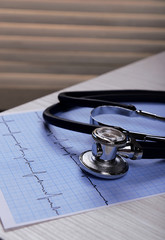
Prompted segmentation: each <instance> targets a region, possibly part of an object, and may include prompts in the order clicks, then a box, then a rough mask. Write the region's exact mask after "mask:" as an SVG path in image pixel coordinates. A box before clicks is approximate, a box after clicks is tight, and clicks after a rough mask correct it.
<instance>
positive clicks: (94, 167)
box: [80, 127, 129, 179]
mask: <svg viewBox="0 0 165 240" xmlns="http://www.w3.org/2000/svg"><path fill="white" fill-rule="evenodd" d="M92 137H93V139H94V142H93V145H92V150H90V151H86V152H84V153H82V154H81V155H80V167H81V168H82V170H84V171H86V172H88V173H90V174H92V175H94V176H96V177H101V178H105V179H115V178H120V177H122V176H124V175H125V174H126V173H127V171H128V168H129V166H128V163H127V161H126V160H125V159H124V158H123V157H122V156H120V155H118V154H117V151H118V149H119V148H122V147H124V146H126V143H127V137H126V135H125V134H124V133H123V132H121V131H119V130H118V129H115V128H112V127H100V128H96V129H95V130H94V131H93V132H92Z"/></svg>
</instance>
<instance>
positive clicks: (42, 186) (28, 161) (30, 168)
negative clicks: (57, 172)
mask: <svg viewBox="0 0 165 240" xmlns="http://www.w3.org/2000/svg"><path fill="white" fill-rule="evenodd" d="M1 119H2V122H0V123H4V125H5V126H6V128H7V130H8V132H9V134H3V136H11V137H12V138H13V140H14V141H15V146H17V147H18V148H19V151H20V152H21V156H20V157H16V158H14V159H24V160H25V163H26V164H27V166H28V167H29V170H30V172H31V173H30V174H27V175H24V176H22V177H34V178H35V179H36V180H37V182H38V184H39V185H40V187H41V190H42V192H43V193H44V195H45V197H41V198H37V200H43V199H44V200H47V202H48V203H49V205H50V208H51V209H52V210H53V211H54V212H55V213H56V214H57V215H59V211H58V209H59V208H60V206H55V207H54V206H53V202H52V201H51V200H50V198H52V197H56V196H59V195H62V193H57V194H49V193H48V192H47V191H46V189H45V187H44V183H43V182H44V180H42V179H40V178H39V177H38V175H39V174H44V173H46V171H39V172H36V171H34V170H33V168H32V166H31V163H32V162H34V160H28V159H27V157H26V153H25V151H26V150H28V149H27V148H25V147H23V146H22V145H21V143H19V142H18V140H17V138H16V137H15V136H14V134H16V133H21V132H12V131H11V129H10V127H9V125H8V122H13V121H14V120H7V121H6V120H5V119H4V117H3V116H2V117H1Z"/></svg>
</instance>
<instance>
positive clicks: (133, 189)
mask: <svg viewBox="0 0 165 240" xmlns="http://www.w3.org/2000/svg"><path fill="white" fill-rule="evenodd" d="M142 107H143V108H145V110H152V111H156V112H157V113H159V114H164V113H163V109H164V106H163V105H146V106H145V105H142ZM142 107H141V108H142ZM89 113H90V109H89V108H84V109H75V110H73V111H71V112H69V113H67V112H66V113H60V114H61V115H63V116H65V117H68V118H70V119H76V120H77V121H78V120H79V121H85V122H88V121H89ZM124 118H125V117H124ZM108 121H109V120H108ZM110 121H111V124H112V123H114V116H111V118H110ZM120 124H121V119H120V118H117V122H115V124H112V125H120ZM122 124H124V127H126V128H127V127H128V128H133V129H134V128H135V126H136V127H137V128H138V130H139V129H140V130H141V131H143V132H145V131H146V132H147V133H148V132H149V131H152V133H154V134H161V135H165V127H164V123H161V124H160V123H158V124H157V125H156V122H154V123H153V122H152V121H151V122H148V121H144V120H143V123H142V122H138V121H137V122H136V121H135V124H134V125H135V126H133V123H132V120H131V121H128V118H127V117H126V119H124V120H122ZM91 143H92V139H91V136H89V135H87V134H82V133H77V132H73V131H69V130H64V129H61V128H57V127H52V126H47V125H45V124H44V121H43V118H42V112H40V111H38V112H25V113H18V114H12V115H11V114H10V115H4V116H0V217H1V221H2V224H3V226H4V228H5V229H10V228H15V227H19V226H24V225H27V224H31V223H36V222H41V221H45V220H49V219H54V218H59V217H61V216H66V215H70V214H74V213H77V212H82V211H87V210H90V209H93V208H97V207H101V206H107V205H111V204H116V203H120V202H123V201H128V200H132V199H137V198H142V197H146V196H150V195H155V194H161V193H164V192H165V161H164V160H163V159H154V160H149V159H147V160H141V161H131V160H129V161H128V162H129V165H130V167H129V171H128V173H127V175H126V176H124V177H123V178H120V179H117V180H101V179H98V178H96V177H92V176H91V175H88V174H86V173H84V172H82V171H81V169H80V166H79V160H78V159H79V155H80V153H81V152H83V151H86V150H88V149H90V148H91Z"/></svg>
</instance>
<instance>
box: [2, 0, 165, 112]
mask: <svg viewBox="0 0 165 240" xmlns="http://www.w3.org/2000/svg"><path fill="white" fill-rule="evenodd" d="M164 50H165V1H164V0H115V1H114V0H0V110H1V111H3V110H5V109H9V108H11V107H14V106H17V105H20V104H22V103H25V102H27V101H31V100H33V99H35V98H38V97H41V96H44V95H46V94H49V93H52V92H54V91H57V90H60V89H62V88H65V87H68V86H71V85H73V84H76V83H79V82H82V81H85V80H88V79H91V78H93V77H95V76H98V75H100V74H103V73H105V72H108V71H111V70H114V69H117V68H119V67H122V66H124V65H127V64H129V63H132V62H134V61H137V60H140V59H143V58H145V57H148V56H151V55H154V54H156V53H159V52H161V51H164ZM155 81H156V80H155ZM80 90H81V89H80Z"/></svg>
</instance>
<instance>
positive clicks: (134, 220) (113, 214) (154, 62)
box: [0, 52, 165, 240]
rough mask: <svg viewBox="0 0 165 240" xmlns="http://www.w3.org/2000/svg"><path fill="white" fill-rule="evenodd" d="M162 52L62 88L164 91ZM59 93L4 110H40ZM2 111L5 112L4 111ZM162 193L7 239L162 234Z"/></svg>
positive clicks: (150, 236) (159, 236)
mask: <svg viewBox="0 0 165 240" xmlns="http://www.w3.org/2000/svg"><path fill="white" fill-rule="evenodd" d="M164 68H165V52H162V53H160V54H157V55H155V56H152V57H150V58H147V59H143V60H141V61H139V62H136V63H133V64H130V65H128V66H126V67H123V68H120V69H118V70H115V71H112V72H109V73H106V74H104V75H101V76H99V77H97V78H95V79H92V80H89V81H86V82H83V83H80V84H77V85H75V86H72V87H70V88H67V89H65V90H67V91H68V90H69V91H75V90H79V91H80V90H104V89H114V90H115V89H148V90H165V70H164ZM58 93H59V92H56V93H52V94H50V95H48V96H45V97H42V98H40V99H37V100H35V101H32V102H29V103H26V104H24V105H21V106H18V107H16V108H13V109H10V110H8V111H7V112H11V113H14V112H19V111H25V110H39V109H44V108H45V107H47V106H49V105H51V104H53V103H55V102H57V95H58ZM3 114H4V113H3ZM164 223H165V194H161V195H156V196H152V197H147V198H143V199H139V200H133V201H130V202H125V203H120V204H117V205H113V206H108V207H104V208H99V209H96V210H93V211H89V212H86V213H82V214H77V215H73V216H69V217H64V218H61V219H57V220H53V221H48V222H45V223H40V224H36V225H32V226H29V227H24V228H21V229H16V230H12V231H8V232H5V231H4V230H3V228H2V226H0V237H1V238H3V239H4V240H7V239H12V240H13V239H18V240H19V239H21V240H22V239H37V240H41V239H49V240H50V239H61V240H62V239H65V240H66V239H72V240H73V239H81V240H83V239H85V240H86V239H99V240H101V239H106V240H107V239H112V240H113V239H114V240H115V239H117V240H120V239H122V240H123V239H138V240H140V239H145V240H152V239H154V240H157V239H161V240H163V239H164V237H165V228H164Z"/></svg>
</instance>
